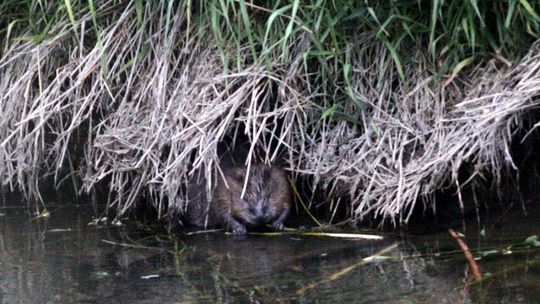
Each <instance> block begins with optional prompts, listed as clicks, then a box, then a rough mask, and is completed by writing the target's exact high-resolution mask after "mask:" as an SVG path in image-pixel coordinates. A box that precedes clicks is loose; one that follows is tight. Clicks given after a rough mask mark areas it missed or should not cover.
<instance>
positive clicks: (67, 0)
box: [64, 0, 77, 33]
mask: <svg viewBox="0 0 540 304" xmlns="http://www.w3.org/2000/svg"><path fill="white" fill-rule="evenodd" d="M64 4H65V5H66V10H67V13H68V16H69V20H70V21H71V24H72V25H73V31H74V32H75V33H77V24H76V23H75V15H74V14H73V8H72V7H71V0H64Z"/></svg>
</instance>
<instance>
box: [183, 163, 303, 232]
mask: <svg viewBox="0 0 540 304" xmlns="http://www.w3.org/2000/svg"><path fill="white" fill-rule="evenodd" d="M221 169H222V171H223V175H224V178H223V177H221V176H219V177H218V178H217V185H216V186H215V188H214V190H213V191H212V195H211V197H210V198H208V197H207V195H206V191H205V190H204V181H203V182H201V183H192V184H190V185H189V187H188V196H191V197H188V199H189V201H188V206H187V214H186V215H187V216H186V219H187V222H188V223H190V224H192V225H195V226H198V227H216V226H222V227H223V228H229V229H231V230H232V231H233V233H234V234H235V235H244V234H245V233H246V227H255V226H262V225H266V224H270V225H271V226H272V228H273V229H274V230H277V231H280V230H283V221H284V220H285V218H286V217H287V215H288V214H289V209H290V206H291V200H292V191H291V186H290V184H289V181H288V178H287V174H286V173H285V171H284V170H282V169H280V168H277V167H275V166H269V165H265V164H253V165H252V166H251V168H250V170H249V177H248V181H247V186H246V191H245V193H244V196H243V197H241V195H242V189H243V187H244V182H245V178H246V175H248V172H247V167H246V166H238V165H232V164H225V165H222V166H221Z"/></svg>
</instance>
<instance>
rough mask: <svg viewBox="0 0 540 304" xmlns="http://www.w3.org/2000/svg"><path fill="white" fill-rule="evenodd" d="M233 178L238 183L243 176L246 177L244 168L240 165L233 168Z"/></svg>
mask: <svg viewBox="0 0 540 304" xmlns="http://www.w3.org/2000/svg"><path fill="white" fill-rule="evenodd" d="M232 177H233V179H234V180H235V181H237V182H239V183H243V182H244V178H245V177H246V170H244V168H242V167H236V168H234V170H233V176H232Z"/></svg>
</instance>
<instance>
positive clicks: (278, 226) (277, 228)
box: [272, 221, 283, 231]
mask: <svg viewBox="0 0 540 304" xmlns="http://www.w3.org/2000/svg"><path fill="white" fill-rule="evenodd" d="M272 229H273V230H274V231H283V222H282V221H275V222H273V223H272Z"/></svg>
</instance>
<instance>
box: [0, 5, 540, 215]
mask: <svg viewBox="0 0 540 304" xmlns="http://www.w3.org/2000/svg"><path fill="white" fill-rule="evenodd" d="M383 2H384V3H383ZM539 12H540V4H538V3H537V2H533V1H526V0H519V1H518V0H516V1H512V0H510V1H435V0H434V1H416V0H411V1H407V0H402V1H388V2H386V1H367V0H366V1H324V0H321V1H313V2H312V1H309V2H305V3H304V2H302V1H243V0H213V1H191V0H186V1H163V2H158V1H142V0H139V1H113V0H109V1H107V0H105V1H97V0H94V1H92V0H91V1H88V2H86V1H83V2H77V1H72V0H65V1H38V0H25V1H23V0H18V1H16V0H12V1H9V0H8V1H4V2H3V3H2V4H0V16H2V19H1V20H0V41H1V42H0V43H2V44H1V56H0V92H1V94H0V117H2V119H1V120H0V178H1V180H2V184H4V185H9V186H10V187H11V188H12V189H13V188H17V187H21V188H23V189H25V190H26V191H27V192H28V193H30V194H33V195H37V191H38V188H39V187H38V181H39V180H40V177H42V176H44V175H47V174H51V173H53V174H58V177H57V179H56V180H57V182H61V181H65V180H68V179H65V176H61V174H60V173H61V172H64V171H62V170H64V169H63V168H69V169H68V171H69V174H68V177H69V178H70V179H71V180H72V181H73V183H74V185H76V186H75V187H77V188H80V190H81V191H92V189H94V188H95V186H96V185H97V184H99V183H103V181H106V182H107V183H108V187H109V190H110V191H111V192H112V193H114V199H113V201H111V207H114V208H117V210H118V211H120V213H123V212H125V211H126V210H127V209H128V208H129V207H130V206H132V205H133V204H134V202H135V201H136V200H137V198H138V197H139V196H140V195H142V194H143V193H144V194H147V195H148V197H149V201H150V202H151V203H152V204H154V205H155V206H156V207H157V209H158V210H159V216H163V215H165V214H174V213H176V212H177V211H181V210H182V209H183V208H185V207H186V202H185V198H184V196H183V192H182V189H183V185H184V184H185V183H186V181H187V180H189V178H191V177H193V175H194V173H195V172H197V170H198V169H201V168H202V169H203V171H204V174H205V175H206V176H207V177H210V176H212V175H213V172H214V170H215V168H216V166H215V165H216V161H217V159H218V155H217V147H218V144H219V143H220V142H222V141H224V140H226V141H234V139H235V138H237V137H238V136H239V134H242V135H245V137H246V138H248V139H249V141H250V143H251V145H252V146H253V147H257V148H258V149H260V150H262V151H264V153H263V154H265V155H264V158H265V161H268V162H272V161H276V160H277V159H278V158H280V157H281V155H284V157H283V158H284V161H285V163H286V167H287V168H288V169H289V170H290V171H291V172H294V173H296V174H300V175H302V176H306V177H311V180H312V182H313V186H314V187H319V188H322V189H325V192H326V194H327V195H328V197H335V200H333V202H332V203H329V204H328V205H327V208H328V210H329V211H331V212H332V211H334V210H335V208H338V207H339V205H340V204H348V209H349V210H350V213H349V216H350V218H351V219H359V218H362V217H363V216H366V215H370V216H373V215H374V216H376V217H379V218H385V219H390V220H393V221H395V220H399V221H406V220H407V218H408V215H409V211H411V210H412V207H413V206H414V204H415V203H416V202H417V200H418V198H420V197H423V196H429V195H431V194H433V193H434V192H435V191H436V190H438V189H440V188H441V187H443V186H444V185H448V184H455V183H456V182H457V181H458V179H457V173H458V169H459V168H460V167H461V165H462V164H463V163H464V162H470V163H472V164H473V165H474V167H475V172H472V173H471V174H472V176H473V177H474V176H476V175H478V174H480V173H481V172H490V173H491V174H492V175H493V176H495V177H496V178H495V180H496V181H497V180H500V178H501V175H502V173H503V170H504V169H505V168H511V167H512V166H513V163H512V158H511V156H510V154H509V145H510V143H511V141H512V136H513V133H514V132H515V131H517V130H520V129H521V128H522V125H521V122H522V120H523V115H524V114H526V113H527V111H528V110H530V109H532V108H536V107H537V106H538V103H539V100H538V94H539V92H540V45H539V44H534V43H533V42H534V41H535V40H537V39H538V38H539V36H540V16H539V14H540V13H539ZM61 169H62V170H61ZM207 180H211V179H210V178H208V179H207ZM80 181H82V183H81V184H80V186H79V182H80ZM209 186H210V185H209ZM341 198H343V199H341Z"/></svg>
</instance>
